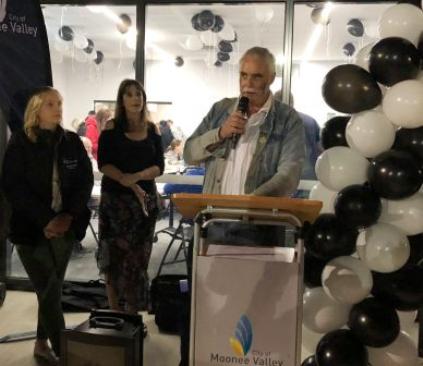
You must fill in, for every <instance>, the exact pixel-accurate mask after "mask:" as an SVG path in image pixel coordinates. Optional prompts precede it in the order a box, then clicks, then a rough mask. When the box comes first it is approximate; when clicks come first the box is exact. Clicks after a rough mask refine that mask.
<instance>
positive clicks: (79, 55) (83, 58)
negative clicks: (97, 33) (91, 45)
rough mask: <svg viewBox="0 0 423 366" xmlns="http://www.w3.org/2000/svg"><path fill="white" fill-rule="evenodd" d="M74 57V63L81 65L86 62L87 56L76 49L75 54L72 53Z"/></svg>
mask: <svg viewBox="0 0 423 366" xmlns="http://www.w3.org/2000/svg"><path fill="white" fill-rule="evenodd" d="M74 57H75V60H76V61H78V62H81V63H84V62H87V61H88V55H87V53H86V52H84V51H83V50H78V49H76V50H75V52H74Z"/></svg>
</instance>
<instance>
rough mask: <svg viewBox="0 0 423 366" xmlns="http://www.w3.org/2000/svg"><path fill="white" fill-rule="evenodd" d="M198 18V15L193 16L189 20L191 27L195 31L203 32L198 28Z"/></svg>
mask: <svg viewBox="0 0 423 366" xmlns="http://www.w3.org/2000/svg"><path fill="white" fill-rule="evenodd" d="M199 17H200V14H195V15H194V16H193V17H192V18H191V25H192V27H193V28H194V29H195V30H196V31H198V32H201V31H203V29H202V28H201V26H200V22H199Z"/></svg>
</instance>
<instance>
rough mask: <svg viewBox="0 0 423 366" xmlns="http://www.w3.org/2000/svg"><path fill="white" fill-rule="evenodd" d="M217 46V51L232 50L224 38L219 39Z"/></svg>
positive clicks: (227, 51)
mask: <svg viewBox="0 0 423 366" xmlns="http://www.w3.org/2000/svg"><path fill="white" fill-rule="evenodd" d="M217 47H218V48H219V51H222V52H226V53H229V52H232V51H233V49H234V48H233V47H232V45H231V43H230V42H228V41H225V40H222V41H220V42H219V43H218V45H217Z"/></svg>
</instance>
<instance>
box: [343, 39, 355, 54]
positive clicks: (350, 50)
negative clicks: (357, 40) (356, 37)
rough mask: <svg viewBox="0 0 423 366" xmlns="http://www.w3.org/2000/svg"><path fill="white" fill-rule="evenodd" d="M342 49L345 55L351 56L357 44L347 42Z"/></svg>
mask: <svg viewBox="0 0 423 366" xmlns="http://www.w3.org/2000/svg"><path fill="white" fill-rule="evenodd" d="M342 51H343V52H344V55H345V56H348V57H350V56H352V55H354V52H355V46H354V45H353V44H352V43H351V42H348V43H345V44H344V47H342Z"/></svg>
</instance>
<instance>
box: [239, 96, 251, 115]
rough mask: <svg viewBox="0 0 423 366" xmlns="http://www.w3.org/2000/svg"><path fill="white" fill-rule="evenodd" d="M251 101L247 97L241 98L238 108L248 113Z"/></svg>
mask: <svg viewBox="0 0 423 366" xmlns="http://www.w3.org/2000/svg"><path fill="white" fill-rule="evenodd" d="M249 103H250V100H249V99H248V98H247V97H241V98H239V102H238V110H239V111H240V112H242V113H247V112H248V105H249Z"/></svg>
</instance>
